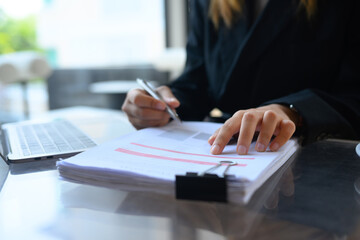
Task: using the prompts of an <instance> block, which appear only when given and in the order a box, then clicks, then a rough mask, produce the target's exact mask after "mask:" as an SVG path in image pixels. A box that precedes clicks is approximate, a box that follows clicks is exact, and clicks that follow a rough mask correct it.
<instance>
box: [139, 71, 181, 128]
mask: <svg viewBox="0 0 360 240" xmlns="http://www.w3.org/2000/svg"><path fill="white" fill-rule="evenodd" d="M136 81H137V83H138V84H139V85H140V86H141V87H142V88H144V89H145V91H146V92H147V93H149V94H150V95H151V96H152V97H153V98H155V99H157V100H160V101H163V102H164V103H165V104H166V111H167V112H168V113H169V114H170V116H171V117H172V119H174V120H175V121H178V122H180V123H181V119H180V117H179V115H178V114H177V113H176V112H175V110H174V109H172V108H171V107H170V106H169V105H168V104H167V103H166V102H165V101H164V99H162V97H161V96H160V95H159V94H158V93H157V92H156V90H155V89H153V88H152V87H151V85H150V84H149V83H148V82H147V81H145V80H143V79H140V78H138V79H136Z"/></svg>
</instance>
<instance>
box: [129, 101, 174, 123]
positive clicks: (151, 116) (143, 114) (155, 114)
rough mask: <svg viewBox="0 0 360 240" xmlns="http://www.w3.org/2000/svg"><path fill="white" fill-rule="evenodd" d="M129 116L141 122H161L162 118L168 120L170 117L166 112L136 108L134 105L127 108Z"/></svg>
mask: <svg viewBox="0 0 360 240" xmlns="http://www.w3.org/2000/svg"><path fill="white" fill-rule="evenodd" d="M129 109H131V110H130V112H131V113H130V115H132V116H133V117H136V118H139V119H141V120H145V121H147V120H154V121H156V120H162V119H164V118H169V117H170V115H169V113H168V112H166V111H161V110H157V109H153V108H142V107H141V108H140V107H136V106H135V105H132V106H130V107H129Z"/></svg>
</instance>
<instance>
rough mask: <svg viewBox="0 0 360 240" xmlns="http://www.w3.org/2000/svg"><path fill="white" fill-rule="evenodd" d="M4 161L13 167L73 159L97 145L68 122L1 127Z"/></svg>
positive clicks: (11, 124) (58, 121)
mask: <svg viewBox="0 0 360 240" xmlns="http://www.w3.org/2000/svg"><path fill="white" fill-rule="evenodd" d="M1 145H2V149H3V151H2V152H1V157H2V158H4V160H5V161H8V162H9V163H21V162H30V161H37V160H46V159H57V158H67V157H71V156H73V155H75V154H77V153H79V152H82V151H85V150H86V149H89V148H91V147H94V146H96V145H97V144H96V143H95V141H94V140H93V139H91V138H90V137H89V136H88V135H86V134H85V133H84V132H82V131H81V130H80V129H79V128H77V127H76V126H74V125H73V124H72V123H70V122H69V121H68V120H65V119H54V120H47V121H42V122H32V121H22V122H16V123H7V124H3V125H2V126H1Z"/></svg>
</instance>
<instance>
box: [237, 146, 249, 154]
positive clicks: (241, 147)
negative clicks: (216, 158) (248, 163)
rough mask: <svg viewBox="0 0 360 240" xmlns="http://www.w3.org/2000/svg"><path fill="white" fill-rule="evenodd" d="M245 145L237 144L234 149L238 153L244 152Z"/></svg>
mask: <svg viewBox="0 0 360 240" xmlns="http://www.w3.org/2000/svg"><path fill="white" fill-rule="evenodd" d="M246 150H247V149H246V147H245V146H244V145H239V146H238V147H237V149H236V152H237V153H238V154H240V155H244V154H246Z"/></svg>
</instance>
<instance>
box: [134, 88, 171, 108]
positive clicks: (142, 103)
mask: <svg viewBox="0 0 360 240" xmlns="http://www.w3.org/2000/svg"><path fill="white" fill-rule="evenodd" d="M127 98H128V100H129V101H130V103H132V104H134V105H136V106H138V107H142V108H153V109H158V110H162V111H164V110H165V108H166V105H165V103H164V102H163V101H160V100H157V99H155V98H153V97H151V96H150V95H149V94H147V93H146V92H145V90H142V89H134V90H132V91H130V92H129V93H128V97H127Z"/></svg>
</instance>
